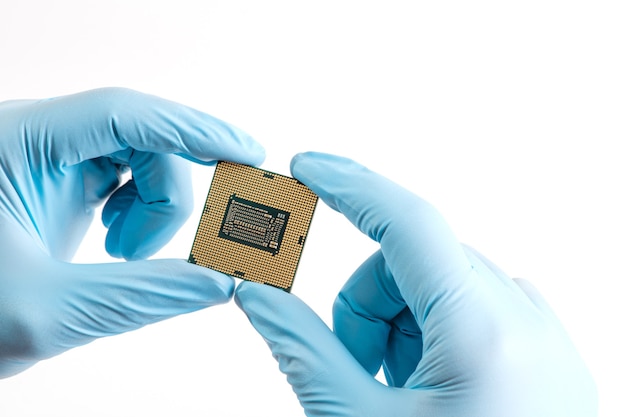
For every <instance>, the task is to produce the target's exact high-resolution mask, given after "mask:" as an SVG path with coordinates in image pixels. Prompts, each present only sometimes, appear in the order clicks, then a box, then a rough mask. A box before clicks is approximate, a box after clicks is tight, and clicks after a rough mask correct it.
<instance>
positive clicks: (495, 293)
mask: <svg viewBox="0 0 626 417" xmlns="http://www.w3.org/2000/svg"><path fill="white" fill-rule="evenodd" d="M291 170H292V173H293V175H294V176H295V177H296V178H298V179H299V180H300V181H302V182H303V183H304V184H306V185H307V186H309V187H310V188H311V189H312V190H313V191H314V192H315V193H317V194H318V195H319V196H320V197H321V198H322V199H323V200H324V201H325V202H326V203H327V204H328V205H329V206H330V207H332V208H333V209H335V210H338V211H339V212H341V213H343V214H344V215H345V216H346V217H347V218H348V219H349V220H350V221H351V222H352V223H354V225H355V226H356V227H358V228H359V229H360V230H361V231H362V232H363V233H365V234H367V235H368V236H369V237H370V238H372V239H374V240H376V241H377V242H379V243H380V250H379V251H378V252H376V253H375V254H374V255H373V256H371V257H370V258H369V259H368V260H366V261H365V263H363V265H362V266H361V267H360V268H359V269H358V270H357V271H356V272H355V273H354V275H353V276H352V277H351V278H350V279H349V280H348V282H347V283H346V284H345V286H344V288H343V289H342V290H341V292H340V294H339V296H338V298H337V300H336V303H335V306H334V310H333V317H334V318H333V320H334V333H333V332H331V331H330V330H329V329H328V328H327V327H326V325H325V324H324V323H323V322H322V321H321V320H320V319H319V318H318V317H317V316H316V315H315V313H314V312H313V311H311V310H310V309H309V308H308V307H307V306H306V305H305V304H304V303H302V302H301V301H300V300H299V299H297V298H296V297H294V296H293V295H290V294H287V293H284V292H282V291H280V290H276V289H274V288H271V287H268V286H263V285H259V284H254V283H248V282H244V283H242V284H241V285H240V286H239V287H238V288H237V290H236V292H235V300H236V302H237V304H238V305H239V306H240V308H242V309H243V311H244V312H245V313H246V314H247V316H248V318H249V320H250V321H251V323H252V325H253V326H254V327H255V328H256V330H257V331H258V332H259V333H260V334H261V335H262V336H263V338H264V339H265V340H266V341H267V343H268V345H269V346H270V348H271V350H272V353H273V355H274V357H275V358H277V360H278V362H279V366H280V369H281V371H282V372H284V373H285V374H286V375H287V379H288V381H289V383H290V384H291V385H292V386H293V389H294V391H295V393H296V395H297V396H298V399H299V400H300V403H301V404H302V406H303V407H304V410H305V412H306V415H308V416H322V415H323V416H359V417H383V416H384V417H391V416H407V417H408V416H429V417H431V416H432V417H435V416H436V417H441V416H450V417H452V416H454V417H457V416H476V417H491V416H493V417H496V416H497V417H502V416H507V417H522V416H524V417H537V416H550V417H555V416H563V417H565V416H567V417H583V416H585V417H586V416H593V415H595V413H596V392H595V386H594V383H593V381H592V378H591V377H590V375H589V373H588V371H587V369H586V367H585V365H584V364H583V361H582V360H581V358H580V357H579V355H578V354H577V352H576V350H575V349H574V347H573V345H572V343H571V341H570V340H569V338H568V336H567V335H566V333H565V331H564V330H563V327H562V326H561V324H560V323H559V321H558V319H557V317H556V316H555V315H554V313H553V312H552V311H551V310H550V307H549V306H548V304H547V303H546V302H545V300H544V299H543V298H542V297H541V296H540V295H539V293H538V292H537V290H535V289H534V288H533V287H532V286H531V285H530V284H529V283H528V282H526V281H514V280H511V279H510V278H509V277H508V276H506V274H504V273H503V272H502V271H501V270H499V269H498V268H497V267H496V266H495V265H493V264H492V263H491V262H489V261H488V260H487V259H485V258H484V257H483V256H481V255H480V254H479V253H477V252H476V251H474V250H472V249H470V248H467V247H463V246H462V245H460V244H459V243H458V242H457V240H456V239H455V237H454V235H453V234H452V232H451V231H450V229H449V227H448V226H447V224H446V223H445V221H444V219H443V218H442V217H441V215H440V214H439V213H438V212H437V211H436V210H435V209H434V208H433V207H432V206H431V205H429V204H428V203H427V202H425V201H424V200H422V199H420V198H419V197H417V196H415V195H413V194H411V193H410V192H408V191H407V190H404V189H402V188H401V187H400V186H398V185H396V184H394V183H392V182H391V181H389V180H387V179H385V178H383V177H381V176H379V175H377V174H375V173H373V172H371V171H369V170H367V169H366V168H364V167H362V166H360V165H358V164H356V163H355V162H352V161H350V160H347V159H343V158H339V157H335V156H331V155H324V154H315V153H308V154H301V155H297V156H296V157H295V158H294V160H293V161H292V166H291ZM365 184H367V186H365ZM381 365H382V366H383V369H384V372H385V376H386V379H387V382H388V385H389V386H385V385H383V384H382V383H379V382H378V381H377V380H376V379H374V375H375V374H376V373H377V372H378V370H379V369H380V367H381Z"/></svg>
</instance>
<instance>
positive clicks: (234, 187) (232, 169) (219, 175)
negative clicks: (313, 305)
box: [189, 161, 318, 292]
mask: <svg viewBox="0 0 626 417" xmlns="http://www.w3.org/2000/svg"><path fill="white" fill-rule="evenodd" d="M317 200H318V198H317V195H315V194H314V193H313V191H311V190H310V189H309V188H308V187H307V186H305V185H304V184H302V183H301V182H299V181H298V180H296V179H295V178H291V177H287V176H284V175H280V174H276V173H273V172H269V171H266V170H263V169H259V168H255V167H251V166H248V165H241V164H236V163H232V162H225V161H220V162H218V163H217V166H216V168H215V174H214V175H213V180H212V182H211V188H210V189H209V195H208V196H207V199H206V203H205V205H204V210H203V212H202V216H201V217H200V224H199V225H198V231H197V232H196V237H195V239H194V242H193V246H192V248H191V254H190V255H189V262H190V263H193V264H197V265H201V266H204V267H207V268H211V269H214V270H216V271H219V272H223V273H225V274H228V275H231V276H234V277H237V278H242V279H245V280H248V281H254V282H259V283H262V284H268V285H271V286H274V287H278V288H281V289H283V290H285V291H287V292H289V291H291V287H292V285H293V280H294V277H295V274H296V269H297V267H298V263H299V261H300V255H301V253H302V248H303V245H304V242H305V240H306V237H307V234H308V231H309V226H310V224H311V219H312V217H313V212H314V211H315V206H316V204H317Z"/></svg>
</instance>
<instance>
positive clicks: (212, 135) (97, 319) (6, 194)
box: [0, 89, 264, 377]
mask: <svg viewBox="0 0 626 417" xmlns="http://www.w3.org/2000/svg"><path fill="white" fill-rule="evenodd" d="M173 154H179V155H180V156H183V157H185V158H187V159H190V160H193V161H196V162H200V163H207V164H209V163H211V161H213V160H216V159H226V160H232V161H236V162H241V163H246V164H258V163H260V162H261V161H262V160H263V158H264V151H263V149H262V148H261V146H260V145H258V144H257V143H256V142H255V141H254V140H253V139H251V138H250V137H249V136H247V135H246V134H245V133H243V132H241V131H240V130H238V129H236V128H234V127H232V126H229V125H228V124H226V123H224V122H222V121H220V120H217V119H215V118H213V117H211V116H209V115H207V114H203V113H200V112H198V111H196V110H193V109H190V108H188V107H185V106H182V105H179V104H176V103H172V102H169V101H166V100H163V99H160V98H157V97H152V96H148V95H144V94H140V93H137V92H134V91H130V90H123V89H102V90H94V91H89V92H85V93H81V94H76V95H71V96H67V97H59V98H55V99H50V100H20V101H10V102H5V103H1V104H0V377H6V376H9V375H12V374H15V373H18V372H20V371H22V370H24V369H26V368H28V367H29V366H31V365H33V364H34V363H36V362H37V361H39V360H41V359H45V358H49V357H51V356H54V355H57V354H59V353H61V352H63V351H65V350H67V349H70V348H72V347H75V346H79V345H82V344H85V343H88V342H90V341H92V340H94V339H96V338H98V337H103V336H108V335H113V334H117V333H121V332H125V331H128V330H133V329H136V328H139V327H141V326H143V325H145V324H148V323H152V322H155V321H158V320H163V319H165V318H168V317H171V316H174V315H177V314H181V313H186V312H190V311H194V310H197V309H201V308H204V307H207V306H210V305H214V304H218V303H223V302H226V301H228V300H229V299H230V297H231V295H232V291H233V289H234V282H233V280H232V279H231V278H230V277H227V276H225V275H223V274H220V273H217V272H214V271H211V270H209V269H206V268H201V267H197V266H194V265H191V264H188V263H187V262H186V261H184V260H150V261H147V260H143V261H142V260H137V259H142V258H146V257H148V256H150V255H152V254H154V253H155V252H156V251H157V250H158V249H159V248H161V247H162V246H163V245H164V244H165V243H167V241H168V240H169V239H170V238H171V237H172V236H173V235H174V233H175V232H176V230H177V229H178V227H179V226H180V225H181V224H182V223H183V222H184V221H185V219H186V218H187V217H188V215H189V214H190V212H191V208H192V199H191V185H190V180H191V176H190V170H189V166H188V165H189V161H185V160H184V159H183V158H181V157H180V156H177V155H173ZM128 169H130V170H131V171H132V180H130V181H128V182H127V183H125V184H123V185H121V186H120V178H121V177H120V174H121V173H122V172H124V171H125V170H128ZM104 201H106V205H105V207H104V209H103V215H102V217H103V221H104V223H105V225H106V226H107V227H108V234H107V237H106V248H107V250H108V251H109V253H111V254H112V255H113V256H116V257H123V258H126V259H129V260H137V261H133V262H121V263H110V264H104V265H79V264H71V263H68V261H69V260H70V259H71V257H72V255H73V254H74V252H75V250H76V248H77V246H78V244H79V243H80V241H81V239H82V238H83V235H84V233H85V232H86V230H87V228H88V226H89V224H90V222H91V220H92V217H93V213H94V208H95V207H96V206H98V205H99V204H101V203H102V202H104Z"/></svg>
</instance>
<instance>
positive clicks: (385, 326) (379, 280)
mask: <svg viewBox="0 0 626 417" xmlns="http://www.w3.org/2000/svg"><path fill="white" fill-rule="evenodd" d="M405 306H406V304H405V302H404V300H403V299H402V297H401V296H400V292H399V290H398V288H397V286H396V284H395V282H394V280H393V277H392V276H391V273H390V272H389V269H388V268H387V265H386V263H385V259H384V258H383V255H382V253H381V252H380V251H377V252H376V253H374V254H373V255H372V256H371V257H370V258H368V259H367V260H366V261H365V262H364V263H363V264H362V265H361V266H360V267H359V268H358V269H357V270H356V271H355V272H354V274H353V275H352V277H350V279H349V280H348V281H347V282H346V284H345V285H344V286H343V288H342V289H341V291H340V292H339V295H338V296H337V299H336V300H335V303H334V305H333V327H334V329H333V330H334V332H335V334H336V335H337V337H338V338H339V340H341V341H342V343H343V344H344V345H345V346H346V348H348V350H349V351H350V353H351V354H352V356H354V357H355V358H356V359H357V360H358V361H359V363H360V364H361V365H362V366H363V367H364V368H365V370H366V371H367V372H368V373H369V374H370V375H376V373H377V372H378V370H379V369H380V366H381V364H382V361H383V358H384V357H385V352H386V349H387V342H388V338H389V332H390V330H391V324H390V323H391V321H392V320H393V318H394V317H395V316H396V315H397V314H399V313H400V312H401V311H402V309H403V308H404V307H405Z"/></svg>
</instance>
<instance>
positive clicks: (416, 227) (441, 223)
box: [291, 153, 472, 330]
mask: <svg viewBox="0 0 626 417" xmlns="http://www.w3.org/2000/svg"><path fill="white" fill-rule="evenodd" d="M291 172H292V174H293V175H294V177H296V178H297V179H298V180H300V181H301V182H303V183H304V184H305V185H307V186H308V187H310V188H311V190H313V192H315V193H316V194H318V195H319V196H320V198H321V199H322V200H324V202H326V203H327V204H328V205H329V206H330V207H332V208H334V209H335V210H338V211H339V212H341V213H343V214H344V215H345V216H346V217H347V218H348V220H350V221H351V222H352V223H353V224H354V225H355V226H356V227H358V228H359V229H360V230H361V231H362V232H363V233H365V234H367V235H368V236H369V237H371V238H372V239H374V240H376V241H377V242H379V243H380V245H381V252H382V254H383V256H384V258H385V260H386V262H387V265H388V267H389V270H390V272H391V275H392V276H393V277H394V279H395V281H396V284H397V286H398V289H399V290H400V294H401V295H402V297H403V298H404V300H405V301H406V303H407V306H408V307H409V308H410V309H411V311H412V312H413V314H414V315H415V318H416V321H417V324H418V325H419V327H420V328H421V329H423V330H426V329H425V327H424V324H425V321H426V318H427V316H428V315H429V314H432V313H435V312H436V311H439V318H443V317H447V316H449V313H450V312H449V311H445V310H446V309H445V308H444V309H438V307H439V306H441V305H442V303H441V301H442V300H444V299H447V298H449V297H455V295H458V291H459V290H462V289H463V288H464V287H465V286H466V285H467V284H468V282H467V280H468V277H470V275H471V274H470V273H471V271H472V267H471V265H470V263H469V262H468V260H467V257H466V256H465V254H464V252H463V249H462V247H461V245H460V244H459V242H458V241H457V239H456V237H455V236H454V234H453V233H452V231H451V229H450V227H449V226H448V225H447V223H446V222H445V220H444V219H443V217H442V216H441V214H440V213H439V212H438V211H437V210H436V209H435V208H434V207H433V206H432V205H430V204H429V203H428V202H426V201H425V200H423V199H421V198H420V197H418V196H416V195H415V194H413V193H411V192H409V191H408V190H406V189H404V188H402V187H401V186H399V185H398V184H396V183H394V182H392V181H390V180H389V179H387V178H385V177H383V176H381V175H378V174H376V173H374V172H372V171H370V170H369V169H367V168H365V167H364V166H362V165H360V164H358V163H356V162H354V161H352V160H350V159H346V158H343V157H339V156H334V155H328V154H321V153H304V154H299V155H296V156H295V157H294V159H293V160H292V164H291ZM443 304H447V303H443Z"/></svg>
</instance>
